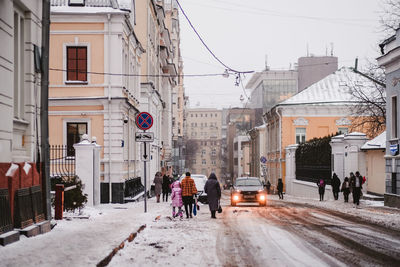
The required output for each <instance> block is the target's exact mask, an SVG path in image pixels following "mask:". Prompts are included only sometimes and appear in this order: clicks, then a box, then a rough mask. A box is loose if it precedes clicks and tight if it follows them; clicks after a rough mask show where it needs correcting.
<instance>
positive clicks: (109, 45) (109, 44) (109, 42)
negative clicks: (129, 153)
mask: <svg viewBox="0 0 400 267" xmlns="http://www.w3.org/2000/svg"><path fill="white" fill-rule="evenodd" d="M107 23H108V26H107V27H108V36H107V43H108V48H107V50H108V51H107V54H108V55H107V58H108V70H109V72H110V70H111V68H110V64H111V14H107ZM108 178H109V185H108V186H109V187H108V191H109V203H111V202H112V201H111V198H112V188H111V77H110V76H108Z"/></svg>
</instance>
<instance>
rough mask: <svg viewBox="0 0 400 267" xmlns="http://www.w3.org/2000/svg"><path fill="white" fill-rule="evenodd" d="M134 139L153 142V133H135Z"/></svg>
mask: <svg viewBox="0 0 400 267" xmlns="http://www.w3.org/2000/svg"><path fill="white" fill-rule="evenodd" d="M135 141H136V142H153V141H154V133H153V132H147V133H146V132H143V133H135Z"/></svg>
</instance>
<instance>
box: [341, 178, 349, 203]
mask: <svg viewBox="0 0 400 267" xmlns="http://www.w3.org/2000/svg"><path fill="white" fill-rule="evenodd" d="M341 191H342V192H343V197H344V202H349V194H350V182H349V178H348V177H347V176H346V177H345V178H344V181H343V184H342V189H341Z"/></svg>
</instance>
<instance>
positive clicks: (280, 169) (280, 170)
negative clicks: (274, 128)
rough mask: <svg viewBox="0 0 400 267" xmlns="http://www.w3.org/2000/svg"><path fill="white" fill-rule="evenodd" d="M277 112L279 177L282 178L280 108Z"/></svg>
mask: <svg viewBox="0 0 400 267" xmlns="http://www.w3.org/2000/svg"><path fill="white" fill-rule="evenodd" d="M275 112H276V114H277V115H278V117H279V139H278V140H279V178H281V179H282V117H281V114H279V111H278V108H276V109H275Z"/></svg>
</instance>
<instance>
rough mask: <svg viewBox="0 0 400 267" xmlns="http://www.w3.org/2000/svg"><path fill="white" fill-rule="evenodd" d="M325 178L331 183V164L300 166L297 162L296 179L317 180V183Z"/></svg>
mask: <svg viewBox="0 0 400 267" xmlns="http://www.w3.org/2000/svg"><path fill="white" fill-rule="evenodd" d="M321 178H323V179H325V182H326V183H327V184H330V183H331V179H330V178H331V166H330V165H329V166H315V165H303V166H301V165H300V166H299V165H297V164H296V179H297V180H302V181H307V182H315V183H317V182H318V181H319V179H321Z"/></svg>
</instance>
